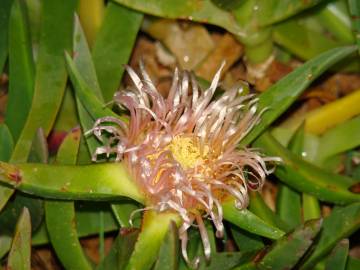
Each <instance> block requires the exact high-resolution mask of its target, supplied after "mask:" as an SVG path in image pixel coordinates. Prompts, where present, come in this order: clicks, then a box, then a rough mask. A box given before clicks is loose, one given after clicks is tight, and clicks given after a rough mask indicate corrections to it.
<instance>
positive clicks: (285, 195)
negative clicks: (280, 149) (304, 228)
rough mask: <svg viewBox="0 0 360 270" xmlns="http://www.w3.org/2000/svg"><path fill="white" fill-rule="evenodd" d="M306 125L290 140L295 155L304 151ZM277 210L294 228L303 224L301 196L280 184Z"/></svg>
mask: <svg viewBox="0 0 360 270" xmlns="http://www.w3.org/2000/svg"><path fill="white" fill-rule="evenodd" d="M304 135H305V132H304V125H301V126H300V127H299V128H298V129H297V130H296V131H295V133H294V135H293V136H292V138H291V139H290V142H289V145H288V149H289V150H290V151H291V152H293V153H294V154H296V155H298V156H301V155H302V152H303V149H304ZM276 200H277V201H276V210H277V214H278V215H279V216H280V218H281V219H283V220H284V221H286V222H287V223H288V224H289V225H290V226H291V227H292V228H295V227H297V226H298V225H300V223H301V195H300V194H299V192H297V191H295V190H293V189H292V188H290V187H288V186H286V185H284V184H279V191H278V195H277V198H276Z"/></svg>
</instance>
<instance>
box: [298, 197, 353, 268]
mask: <svg viewBox="0 0 360 270" xmlns="http://www.w3.org/2000/svg"><path fill="white" fill-rule="evenodd" d="M359 228H360V203H354V204H350V205H348V206H346V207H342V208H340V207H339V208H336V209H334V210H333V211H332V212H331V214H330V215H329V216H328V217H326V218H325V219H324V223H323V227H322V232H321V235H320V238H319V240H318V242H317V245H316V248H315V250H314V252H313V253H312V254H311V255H310V257H309V258H308V259H307V260H306V261H305V263H304V264H303V265H302V267H301V269H312V268H313V266H314V265H315V264H316V263H317V262H318V261H320V260H321V259H322V258H324V256H325V255H326V254H328V253H329V252H330V251H331V249H332V248H334V247H335V245H336V244H337V243H338V241H340V240H341V239H343V238H347V237H349V236H350V235H351V234H352V233H353V232H355V231H356V230H358V229H359Z"/></svg>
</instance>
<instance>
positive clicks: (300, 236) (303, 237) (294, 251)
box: [256, 220, 322, 270]
mask: <svg viewBox="0 0 360 270" xmlns="http://www.w3.org/2000/svg"><path fill="white" fill-rule="evenodd" d="M321 224H322V220H312V221H308V222H306V223H305V224H304V225H303V226H301V227H299V228H297V229H296V230H295V231H294V232H292V233H291V234H289V235H286V236H284V237H283V238H281V239H279V240H278V241H276V242H275V243H274V244H273V245H272V246H271V248H270V250H269V251H268V252H267V254H266V255H265V256H264V257H263V258H262V259H261V260H260V261H259V262H258V263H257V264H256V265H257V267H258V269H274V270H277V269H279V270H280V269H292V268H293V267H294V265H295V264H296V263H297V262H298V261H299V260H300V258H301V257H302V256H303V255H304V253H305V252H306V250H307V249H308V248H309V247H310V246H311V244H312V243H313V242H314V238H315V237H316V235H317V234H318V232H319V231H320V228H321Z"/></svg>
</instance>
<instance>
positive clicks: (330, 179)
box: [255, 132, 360, 204]
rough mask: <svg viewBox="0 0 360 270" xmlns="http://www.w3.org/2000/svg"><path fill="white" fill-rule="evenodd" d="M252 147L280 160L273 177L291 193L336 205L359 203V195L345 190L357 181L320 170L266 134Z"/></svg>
mask: <svg viewBox="0 0 360 270" xmlns="http://www.w3.org/2000/svg"><path fill="white" fill-rule="evenodd" d="M255 146H257V147H260V148H262V150H263V151H264V152H265V153H266V154H267V155H270V156H277V157H280V158H281V159H282V163H280V164H278V166H277V168H276V170H275V175H276V176H277V177H278V178H279V179H280V180H281V181H283V182H284V183H285V184H287V185H289V186H291V187H293V188H294V189H296V190H298V191H301V192H305V193H309V194H311V195H314V196H316V197H317V198H318V199H320V200H323V201H328V202H333V203H338V204H348V203H351V202H358V201H360V194H356V193H353V192H351V191H349V190H348V189H349V188H350V187H351V186H352V185H353V184H355V183H356V180H354V179H352V178H349V177H346V176H341V175H337V174H333V173H330V172H328V171H325V170H322V169H321V168H319V167H317V166H315V165H313V164H311V163H309V162H306V161H304V160H302V159H300V158H298V157H297V156H296V155H294V154H292V153H291V152H289V151H288V150H287V149H286V148H284V147H283V146H282V145H281V144H280V143H279V142H278V141H276V140H275V139H274V138H273V137H272V136H271V135H270V134H269V133H268V132H265V133H264V134H263V135H262V136H260V137H259V138H258V139H257V141H256V142H255Z"/></svg>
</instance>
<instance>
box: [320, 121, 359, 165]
mask: <svg viewBox="0 0 360 270" xmlns="http://www.w3.org/2000/svg"><path fill="white" fill-rule="evenodd" d="M358 134H360V116H357V117H355V118H353V119H351V120H349V121H346V122H344V123H342V124H340V125H338V126H336V127H335V128H333V129H330V130H329V131H327V132H326V133H325V134H324V135H323V136H322V137H321V140H320V144H319V150H318V155H317V157H316V159H317V162H319V163H321V162H322V161H324V160H325V159H327V158H329V157H331V156H334V155H336V154H339V153H342V152H345V151H347V150H351V149H353V148H355V147H357V146H359V145H360V138H359V137H360V136H357V135H358Z"/></svg>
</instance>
